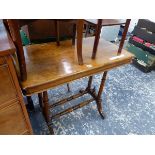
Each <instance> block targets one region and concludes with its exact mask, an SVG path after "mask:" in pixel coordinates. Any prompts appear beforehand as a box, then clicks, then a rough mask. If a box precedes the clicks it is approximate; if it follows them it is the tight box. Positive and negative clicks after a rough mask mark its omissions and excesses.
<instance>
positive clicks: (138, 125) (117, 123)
mask: <svg viewBox="0 0 155 155" xmlns="http://www.w3.org/2000/svg"><path fill="white" fill-rule="evenodd" d="M100 80H101V74H99V75H96V76H95V77H94V84H95V86H96V87H97V88H98V86H99V82H100ZM87 81H88V79H87V78H83V79H80V80H78V81H75V82H72V83H71V84H70V86H71V90H72V92H74V91H78V90H79V89H80V88H81V87H82V88H84V87H85V86H86V84H87ZM70 94H71V93H68V92H67V87H66V85H64V86H61V87H57V88H55V89H52V90H50V91H49V96H50V101H51V102H54V101H55V100H57V99H58V100H59V99H61V98H63V97H66V96H67V95H70ZM84 98H87V96H85V97H84ZM84 98H81V99H80V100H81V101H82V100H84ZM102 100H103V102H102V103H103V109H104V112H105V114H106V118H105V119H104V120H103V119H102V118H101V117H100V115H99V113H98V111H97V108H96V103H95V102H92V103H91V104H90V105H88V106H85V107H84V108H82V109H78V110H76V111H74V112H72V113H70V114H68V115H64V116H62V117H60V118H59V119H55V120H53V121H52V122H53V125H52V126H53V129H54V132H55V134H56V135H61V134H63V135H115V134H117V135H122V134H123V135H126V134H155V72H154V71H152V72H150V73H143V72H141V71H140V70H138V69H137V68H135V67H134V66H132V65H125V66H122V67H119V68H116V69H113V70H111V71H109V72H108V78H107V81H106V85H105V91H104V93H103V94H102ZM33 101H34V103H35V106H36V109H35V112H30V119H31V122H32V127H33V131H34V134H49V131H48V129H47V126H46V123H45V121H44V118H43V116H42V114H41V112H40V108H39V106H38V99H37V97H36V96H33ZM76 103H79V99H78V100H75V101H74V102H72V104H76ZM70 104H71V103H69V105H70ZM64 108H65V107H64V106H61V109H64ZM58 110H60V109H56V110H55V111H52V113H54V112H56V111H58Z"/></svg>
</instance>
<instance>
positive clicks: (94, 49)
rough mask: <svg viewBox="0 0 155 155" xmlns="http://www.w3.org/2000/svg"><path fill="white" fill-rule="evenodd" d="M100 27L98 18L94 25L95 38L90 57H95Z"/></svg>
mask: <svg viewBox="0 0 155 155" xmlns="http://www.w3.org/2000/svg"><path fill="white" fill-rule="evenodd" d="M101 28H102V19H98V23H97V25H96V31H95V40H94V46H93V53H92V59H95V58H96V53H97V47H98V43H99V39H100V33H101Z"/></svg>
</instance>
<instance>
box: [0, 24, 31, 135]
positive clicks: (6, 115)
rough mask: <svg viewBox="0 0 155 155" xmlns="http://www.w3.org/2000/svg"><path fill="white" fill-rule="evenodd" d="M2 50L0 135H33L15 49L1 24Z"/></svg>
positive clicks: (0, 42) (0, 66)
mask: <svg viewBox="0 0 155 155" xmlns="http://www.w3.org/2000/svg"><path fill="white" fill-rule="evenodd" d="M4 41H6V42H5V43H4ZM2 47H4V48H2ZM7 47H8V49H7ZM0 48H1V51H0V53H1V55H0V81H1V82H0V134H32V128H31V125H30V121H29V117H28V114H27V111H26V108H25V104H24V101H23V96H22V93H21V89H20V86H19V83H18V79H17V75H16V71H15V68H14V64H13V60H12V58H13V57H12V55H13V54H14V53H15V48H14V45H13V43H12V42H11V40H10V37H9V36H8V33H6V30H5V28H4V26H3V24H0ZM2 49H4V51H3V50H2Z"/></svg>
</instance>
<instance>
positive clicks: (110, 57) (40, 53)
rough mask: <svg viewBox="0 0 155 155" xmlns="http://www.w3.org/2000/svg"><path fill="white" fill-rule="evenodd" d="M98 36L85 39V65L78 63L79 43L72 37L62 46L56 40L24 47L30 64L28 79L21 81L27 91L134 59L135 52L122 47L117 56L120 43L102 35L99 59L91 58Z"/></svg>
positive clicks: (32, 91)
mask: <svg viewBox="0 0 155 155" xmlns="http://www.w3.org/2000/svg"><path fill="white" fill-rule="evenodd" d="M93 42H94V38H93V37H92V38H85V39H83V49H82V50H83V58H84V65H82V66H80V65H78V63H77V56H76V47H74V46H70V43H71V41H62V42H61V46H60V47H58V46H57V45H56V44H55V43H45V44H39V45H28V46H26V47H24V54H25V59H26V66H27V75H28V76H27V80H26V81H24V82H21V86H22V89H23V90H24V93H25V94H26V95H31V94H33V93H37V92H43V91H44V90H48V89H50V88H52V87H55V86H58V85H61V84H64V83H67V82H70V81H73V80H76V79H79V78H82V77H85V76H90V75H93V74H97V73H100V72H104V71H105V70H109V69H112V68H114V67H118V66H120V65H123V64H126V63H130V61H131V59H132V56H133V55H132V54H130V53H128V52H127V51H126V50H122V56H120V57H117V50H118V47H117V46H116V45H114V44H112V43H110V42H107V41H104V40H103V39H100V42H99V46H98V52H97V55H96V59H94V60H92V59H91V54H92V49H93Z"/></svg>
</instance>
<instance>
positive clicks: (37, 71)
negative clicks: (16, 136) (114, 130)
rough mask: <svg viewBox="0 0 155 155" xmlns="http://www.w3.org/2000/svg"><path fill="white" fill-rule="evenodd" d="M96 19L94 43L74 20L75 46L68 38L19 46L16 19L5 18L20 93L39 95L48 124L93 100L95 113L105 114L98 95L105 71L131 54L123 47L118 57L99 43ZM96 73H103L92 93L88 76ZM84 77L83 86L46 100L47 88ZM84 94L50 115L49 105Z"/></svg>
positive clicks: (114, 48)
mask: <svg viewBox="0 0 155 155" xmlns="http://www.w3.org/2000/svg"><path fill="white" fill-rule="evenodd" d="M100 22H101V21H100V20H98V24H97V29H98V30H97V31H96V32H98V33H96V36H95V43H94V38H85V39H82V36H83V24H84V20H83V19H80V20H77V24H76V27H77V42H76V44H75V46H72V44H71V41H69V40H67V41H62V42H61V45H60V46H57V45H56V44H55V43H46V44H37V45H29V46H25V47H23V46H22V42H21V38H20V34H19V28H20V24H19V21H18V20H8V25H9V29H10V33H11V36H12V39H13V42H14V44H15V46H16V49H17V56H18V61H19V67H20V78H21V81H20V83H21V88H22V91H23V94H24V95H26V96H31V95H32V94H39V95H38V96H39V103H40V106H41V107H42V109H43V114H44V116H45V119H46V121H47V124H48V126H49V127H50V121H51V119H54V118H57V117H59V116H62V115H64V114H67V113H69V112H72V111H73V110H76V109H78V108H81V107H83V106H85V105H87V104H89V103H90V102H92V101H96V104H97V109H98V112H99V114H100V115H101V117H102V118H104V117H105V115H104V113H103V111H102V103H101V95H102V91H103V88H104V84H105V80H106V76H107V71H108V70H109V69H112V68H114V67H117V66H120V65H123V64H127V63H130V61H131V59H132V55H131V54H130V53H128V52H127V51H125V50H123V56H122V57H119V56H117V55H118V52H116V51H117V50H118V49H117V46H116V45H113V44H112V43H109V42H106V41H103V40H102V39H100V42H99V35H100V34H99V31H100ZM93 45H94V46H95V47H98V46H99V47H98V49H97V48H96V51H95V57H93V59H91V58H92V50H93V49H94V47H93ZM82 51H83V52H82ZM121 51H122V50H121ZM93 53H94V52H93ZM94 58H95V59H94ZM83 60H84V62H83ZM100 72H104V73H103V76H102V79H101V83H100V86H99V90H98V93H96V90H95V88H92V81H93V76H92V75H94V74H97V73H100ZM86 76H90V77H89V80H88V86H87V87H86V89H84V90H81V91H80V92H79V93H78V94H75V95H73V96H70V97H68V98H66V99H63V100H61V101H58V102H56V103H53V104H49V103H48V102H49V101H48V93H47V90H48V89H51V88H53V87H56V86H58V85H62V84H65V83H68V82H70V81H73V80H77V79H79V78H82V77H86ZM85 94H89V95H90V96H91V99H89V100H86V101H83V102H82V103H80V104H78V105H75V106H73V107H70V108H68V109H66V110H64V111H62V112H60V113H57V114H55V115H52V116H51V114H50V109H51V108H54V107H56V106H60V105H62V104H65V103H67V102H68V101H71V100H73V99H75V98H78V97H81V96H83V95H85ZM51 132H52V131H51Z"/></svg>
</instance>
